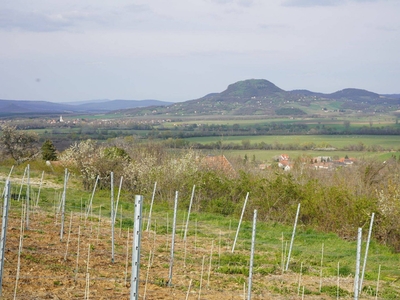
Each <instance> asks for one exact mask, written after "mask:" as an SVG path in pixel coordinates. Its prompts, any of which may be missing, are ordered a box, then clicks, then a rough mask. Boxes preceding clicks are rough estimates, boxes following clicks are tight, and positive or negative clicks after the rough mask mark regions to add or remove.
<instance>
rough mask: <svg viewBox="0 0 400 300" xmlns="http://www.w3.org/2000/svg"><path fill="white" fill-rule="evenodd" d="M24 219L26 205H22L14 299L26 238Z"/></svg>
mask: <svg viewBox="0 0 400 300" xmlns="http://www.w3.org/2000/svg"><path fill="white" fill-rule="evenodd" d="M24 220H25V206H22V212H21V227H20V233H19V246H18V261H17V274H16V276H15V287H14V300H15V299H16V298H17V288H18V281H19V273H20V270H21V252H22V245H23V240H24Z"/></svg>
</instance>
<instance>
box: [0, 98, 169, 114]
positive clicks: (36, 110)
mask: <svg viewBox="0 0 400 300" xmlns="http://www.w3.org/2000/svg"><path fill="white" fill-rule="evenodd" d="M169 104H171V102H163V101H159V100H102V101H100V100H99V101H96V100H95V101H86V102H79V103H74V102H70V103H54V102H49V101H32V100H2V99H0V117H5V116H13V115H17V116H18V115H29V116H32V115H44V114H71V113H105V112H109V111H112V110H116V109H129V108H135V107H146V106H151V105H158V106H163V105H169Z"/></svg>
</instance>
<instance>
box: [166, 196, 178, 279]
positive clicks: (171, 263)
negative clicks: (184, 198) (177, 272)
mask: <svg viewBox="0 0 400 300" xmlns="http://www.w3.org/2000/svg"><path fill="white" fill-rule="evenodd" d="M177 212H178V191H176V192H175V205H174V219H173V223H172V238H171V255H170V262H169V275H168V285H169V286H171V285H172V269H173V267H174V247H175V232H176V216H177Z"/></svg>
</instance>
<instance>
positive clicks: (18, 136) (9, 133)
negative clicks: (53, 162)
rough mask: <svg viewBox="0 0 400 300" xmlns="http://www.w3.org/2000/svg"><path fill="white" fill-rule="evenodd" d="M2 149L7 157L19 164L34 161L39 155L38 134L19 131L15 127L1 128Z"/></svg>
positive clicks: (6, 126) (0, 145)
mask: <svg viewBox="0 0 400 300" xmlns="http://www.w3.org/2000/svg"><path fill="white" fill-rule="evenodd" d="M1 129H2V135H1V137H0V149H1V152H2V153H3V154H4V155H5V156H11V157H12V158H13V159H14V160H15V161H16V163H17V164H20V163H21V162H23V161H26V160H29V159H32V158H33V157H35V156H36V155H37V154H38V153H39V151H38V150H39V149H38V145H37V142H38V140H39V137H38V135H37V134H36V133H33V132H26V131H22V130H17V129H16V127H15V126H8V125H4V126H2V127H1Z"/></svg>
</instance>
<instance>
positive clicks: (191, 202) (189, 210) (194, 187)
mask: <svg viewBox="0 0 400 300" xmlns="http://www.w3.org/2000/svg"><path fill="white" fill-rule="evenodd" d="M195 189H196V185H193V189H192V196H191V197H190V202H189V209H188V215H187V220H186V226H185V234H184V236H183V240H184V241H186V236H187V231H188V228H189V219H190V212H191V210H192V204H193V198H194V191H195Z"/></svg>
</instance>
